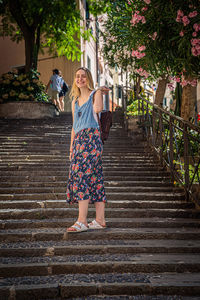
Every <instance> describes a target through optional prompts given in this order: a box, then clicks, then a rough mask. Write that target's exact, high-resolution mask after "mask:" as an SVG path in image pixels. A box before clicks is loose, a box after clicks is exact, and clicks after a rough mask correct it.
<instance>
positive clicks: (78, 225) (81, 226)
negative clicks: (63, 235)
mask: <svg viewBox="0 0 200 300" xmlns="http://www.w3.org/2000/svg"><path fill="white" fill-rule="evenodd" d="M70 228H72V230H70ZM87 230H88V227H87V226H86V225H85V224H83V223H81V222H78V221H77V222H76V223H75V224H74V225H72V226H71V227H69V228H67V232H71V233H76V232H82V231H87Z"/></svg>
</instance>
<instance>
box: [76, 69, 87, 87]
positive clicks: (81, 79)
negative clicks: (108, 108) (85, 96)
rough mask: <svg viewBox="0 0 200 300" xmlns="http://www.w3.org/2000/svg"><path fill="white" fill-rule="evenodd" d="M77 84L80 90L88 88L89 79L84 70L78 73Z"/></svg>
mask: <svg viewBox="0 0 200 300" xmlns="http://www.w3.org/2000/svg"><path fill="white" fill-rule="evenodd" d="M75 82H76V85H77V87H78V88H82V87H87V77H86V73H85V71H84V70H82V69H80V70H78V71H77V72H76V76H75Z"/></svg>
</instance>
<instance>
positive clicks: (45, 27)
mask: <svg viewBox="0 0 200 300" xmlns="http://www.w3.org/2000/svg"><path fill="white" fill-rule="evenodd" d="M0 16H1V26H0V35H1V36H9V37H10V38H11V40H13V41H15V42H19V41H21V40H23V39H25V40H26V41H27V42H28V43H29V46H30V52H33V53H34V55H33V58H32V59H33V60H34V61H37V56H38V50H39V49H40V51H42V49H47V50H49V52H50V53H51V54H54V55H56V56H60V55H65V56H66V57H67V59H69V60H70V59H71V60H72V61H74V60H75V59H77V60H80V57H81V51H80V36H82V37H83V39H89V38H90V36H91V34H90V32H89V31H87V30H85V29H84V28H81V27H80V19H81V16H80V11H79V9H78V7H77V1H76V0H57V1H54V0H26V1H23V0H12V1H10V0H1V2H0ZM31 39H32V40H33V42H32V41H31ZM32 66H33V64H32ZM32 66H31V65H30V66H29V68H32ZM35 68H37V64H36V65H35Z"/></svg>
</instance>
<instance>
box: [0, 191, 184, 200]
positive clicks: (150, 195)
mask: <svg viewBox="0 0 200 300" xmlns="http://www.w3.org/2000/svg"><path fill="white" fill-rule="evenodd" d="M106 195H107V199H108V200H170V199H173V200H184V199H185V196H184V194H183V193H176V194H175V193H173V192H165V191H160V192H149V191H147V192H146V193H145V191H143V192H134V193H128V192H127V193H126V192H120V194H118V193H117V192H111V193H109V192H107V193H106ZM6 200H15V201H20V200H37V201H43V200H66V194H65V193H58V192H55V193H52V192H51V193H34V194H28V193H27V194H1V195H0V201H6Z"/></svg>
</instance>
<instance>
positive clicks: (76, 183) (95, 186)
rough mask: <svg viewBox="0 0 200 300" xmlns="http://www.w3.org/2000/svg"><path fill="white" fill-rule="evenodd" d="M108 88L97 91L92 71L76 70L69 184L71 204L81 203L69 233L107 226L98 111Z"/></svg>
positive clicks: (68, 229) (72, 91)
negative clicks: (93, 215)
mask: <svg viewBox="0 0 200 300" xmlns="http://www.w3.org/2000/svg"><path fill="white" fill-rule="evenodd" d="M108 90H109V89H108V88H106V87H100V88H99V89H97V90H94V84H93V80H92V75H91V72H90V71H89V70H88V69H87V68H83V67H81V68H79V69H78V70H77V71H76V73H75V78H74V82H73V85H72V90H71V93H70V96H71V97H72V98H73V101H72V117H73V127H72V131H71V144H70V156H69V159H70V161H71V164H70V170H69V179H68V184H67V203H78V206H79V214H78V219H77V221H76V222H75V224H74V225H72V226H71V227H69V228H67V232H71V233H75V232H82V231H87V230H88V229H89V228H90V229H103V228H105V227H106V222H105V203H106V201H107V200H106V195H105V189H104V180H103V171H102V159H101V156H102V152H103V144H102V140H101V135H100V129H99V124H98V118H97V114H98V113H100V112H101V111H102V109H103V94H104V93H107V92H108ZM89 203H94V204H95V208H96V219H95V220H93V221H92V222H91V223H89V224H88V223H87V214H88V205H89Z"/></svg>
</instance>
